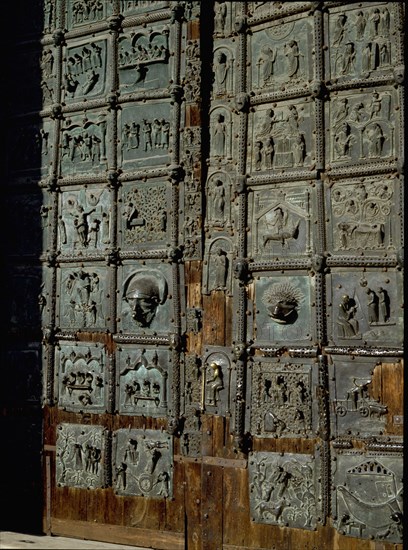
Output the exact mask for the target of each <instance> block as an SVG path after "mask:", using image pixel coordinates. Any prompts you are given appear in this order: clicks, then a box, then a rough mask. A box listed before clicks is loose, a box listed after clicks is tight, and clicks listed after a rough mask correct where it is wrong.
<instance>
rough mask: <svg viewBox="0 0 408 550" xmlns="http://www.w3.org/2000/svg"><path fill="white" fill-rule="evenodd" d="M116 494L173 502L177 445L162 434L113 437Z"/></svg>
mask: <svg viewBox="0 0 408 550" xmlns="http://www.w3.org/2000/svg"><path fill="white" fill-rule="evenodd" d="M113 468H114V476H113V477H114V487H115V493H116V494H118V495H124V496H127V495H128V496H144V497H149V498H169V497H171V496H172V495H173V441H172V438H171V436H169V435H167V434H166V433H164V432H160V431H158V430H130V429H128V430H127V429H126V430H117V431H116V432H114V433H113Z"/></svg>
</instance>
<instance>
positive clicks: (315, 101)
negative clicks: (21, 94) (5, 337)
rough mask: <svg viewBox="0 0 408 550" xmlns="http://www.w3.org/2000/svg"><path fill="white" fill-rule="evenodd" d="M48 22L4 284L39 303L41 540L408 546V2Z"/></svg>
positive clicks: (76, 9) (186, 6)
mask: <svg viewBox="0 0 408 550" xmlns="http://www.w3.org/2000/svg"><path fill="white" fill-rule="evenodd" d="M43 15H44V23H43V24H44V33H43V38H42V43H41V48H39V47H38V46H35V47H34V45H33V44H30V42H29V41H28V42H27V43H23V44H22V45H21V46H20V49H21V55H22V56H26V58H30V56H32V58H34V59H37V60H38V59H39V70H40V71H41V74H40V79H39V80H40V88H41V93H42V105H41V109H40V110H38V109H37V112H36V113H35V114H32V113H31V111H32V110H33V109H31V111H30V113H28V111H29V109H28V107H25V106H24V104H23V105H22V106H21V107H20V108H19V112H20V113H23V114H24V116H22V117H19V118H18V124H19V125H20V126H19V128H21V130H19V132H18V133H16V134H13V136H16V135H18V136H19V137H18V139H20V140H22V139H23V142H21V143H20V142H13V147H15V148H19V150H21V151H26V150H28V151H31V153H27V154H25V155H23V160H22V159H21V158H20V157H19V156H17V157H16V156H14V157H13V156H10V159H11V160H10V166H9V168H8V170H9V172H8V173H9V176H8V178H9V182H10V183H15V185H14V187H13V185H10V186H9V187H10V191H9V195H10V201H11V202H12V201H13V200H14V201H17V202H19V204H22V200H21V199H22V195H24V197H27V198H26V199H24V200H27V204H28V205H29V207H30V208H31V206H30V205H32V204H33V201H37V202H36V203H35V204H36V206H35V208H36V212H37V214H38V213H40V218H41V219H40V222H41V223H40V226H41V227H40V228H39V230H40V233H39V234H40V235H42V237H41V239H42V240H41V255H40V261H39V262H38V261H37V262H34V264H35V265H34V264H33V265H32V264H30V263H29V262H25V263H24V262H23V261H21V258H20V260H19V262H20V263H19V264H18V265H17V266H15V267H14V268H13V276H14V279H16V289H17V290H16V296H17V302H18V297H19V296H20V298H21V299H22V297H23V296H25V295H26V293H27V292H29V288H28V287H29V285H30V281H31V279H32V286H33V288H37V289H38V292H37V291H35V292H37V294H36V296H35V298H34V302H36V301H37V296H38V303H34V304H33V306H32V308H33V310H35V311H36V313H35V315H38V310H39V311H40V315H41V326H42V332H43V338H42V365H43V380H44V383H43V394H44V405H43V422H44V446H43V469H44V515H43V518H44V519H43V525H44V529H45V530H46V531H47V532H49V533H53V534H61V535H68V536H81V537H84V538H90V539H95V540H105V541H111V542H122V543H128V544H129V543H130V544H135V545H140V546H149V547H152V548H163V549H168V548H189V549H197V550H198V549H199V548H202V549H205V550H211V549H226V550H238V549H245V548H248V549H249V548H253V549H260V548H265V549H266V548H269V549H272V548H276V549H278V548H279V549H280V550H281V549H286V548H287V549H288V550H289V549H293V548H300V547H302V548H303V547H304V548H310V549H312V548H327V549H330V548H344V549H345V548H367V549H369V548H373V544H376V548H377V544H381V548H384V549H388V548H391V547H393V548H394V547H395V545H396V544H397V545H398V547H399V548H400V546H399V545H400V544H401V542H402V423H403V408H402V407H403V405H402V382H403V367H402V356H403V355H402V322H403V318H402V246H403V231H402V189H403V184H402V179H403V173H402V166H403V107H404V104H403V90H404V87H403V42H402V29H403V21H404V13H403V5H402V4H400V3H397V2H370V3H364V4H359V3H346V2H217V1H216V2H209V3H204V2H203V3H200V2H187V1H186V2H167V1H156V2H142V1H133V0H132V1H128V0H120V1H119V0H104V1H101V2H98V1H91V0H65V1H63V0H61V1H58V0H54V1H51V0H49V1H46V2H45V4H44V11H43ZM33 63H34V62H33ZM37 89H38V83H37ZM13 139H17V138H15V137H13ZM24 139H25V140H26V141H24ZM33 151H34V152H33ZM30 154H31V156H30ZM19 183H20V184H21V185H20V187H19V186H18V184H19ZM34 187H35V188H36V189H38V190H39V191H37V192H36V193H34V191H33V189H34ZM17 189H18V190H17ZM22 190H23V191H22ZM23 202H24V201H23ZM37 203H38V204H37ZM37 217H38V216H37ZM39 239H40V237H39ZM20 245H21V247H22V251H23V249H24V240H22V241H21V242H20ZM20 256H21V255H20ZM24 285H25V286H24ZM36 285H37V286H36ZM27 289H28V290H27ZM17 302H16V304H15V305H13V304H11V306H10V308H11V310H12V312H13V311H15V312H19V311H20V309H19V304H18V303H17ZM13 308H14V310H13ZM36 308H37V309H36ZM13 322H14V324H15V331H17V332H16V333H17V334H20V333H19V332H18V330H19V329H20V328H21V327H22V326H23V325H24V322H26V324H29V323H30V321H29V320H27V319H23V318H20V317H18V314H16V313H15V318H14V321H13ZM18 338H19V337H18V336H17V341H19V342H20V344H19V345H20V348H23V347H24V346H23V345H22V342H23V341H24V342H26V340H24V337H23V335H21V337H20V340H18ZM32 340H33V344H32V345H31V349H32V348H35V350H36V353H37V354H38V353H39V344H38V343H35V342H34V341H35V338H32ZM17 348H18V346H17ZM17 348H16V349H17ZM20 348H18V350H17V351H19V350H20ZM20 351H21V350H20ZM23 351H26V350H23ZM372 540H375V541H377V542H375V543H373V542H372Z"/></svg>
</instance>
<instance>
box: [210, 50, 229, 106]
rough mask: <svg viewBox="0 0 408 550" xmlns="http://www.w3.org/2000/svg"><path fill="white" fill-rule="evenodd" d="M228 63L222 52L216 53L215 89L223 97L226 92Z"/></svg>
mask: <svg viewBox="0 0 408 550" xmlns="http://www.w3.org/2000/svg"><path fill="white" fill-rule="evenodd" d="M229 70H230V63H229V61H228V59H227V56H226V54H225V53H224V52H222V51H218V52H217V55H216V59H215V63H214V76H215V87H216V91H217V93H218V94H220V95H223V94H225V93H226V91H227V79H228V73H229Z"/></svg>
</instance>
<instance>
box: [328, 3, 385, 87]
mask: <svg viewBox="0 0 408 550" xmlns="http://www.w3.org/2000/svg"><path fill="white" fill-rule="evenodd" d="M394 26H395V24H394V10H393V8H392V3H389V2H388V3H385V2H383V3H375V4H374V5H371V6H364V5H359V4H354V5H349V6H341V7H340V8H335V9H333V10H331V11H330V13H329V15H328V22H326V28H327V29H328V31H327V37H326V40H327V43H328V44H329V50H328V53H327V58H326V62H327V67H328V68H330V69H329V70H330V79H331V80H332V81H333V82H337V81H339V82H341V81H343V80H350V79H351V80H356V79H357V80H366V79H368V78H370V77H378V76H381V75H383V74H384V73H386V72H390V71H391V70H392V68H393V66H392V59H393V58H394V57H395V54H396V42H395V33H391V28H393V27H394Z"/></svg>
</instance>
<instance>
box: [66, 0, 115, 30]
mask: <svg viewBox="0 0 408 550" xmlns="http://www.w3.org/2000/svg"><path fill="white" fill-rule="evenodd" d="M70 4H71V5H70V18H71V21H72V25H73V26H77V25H86V24H90V23H95V22H97V21H101V20H102V19H103V18H104V16H105V4H106V2H104V1H103V0H71V2H70Z"/></svg>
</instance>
